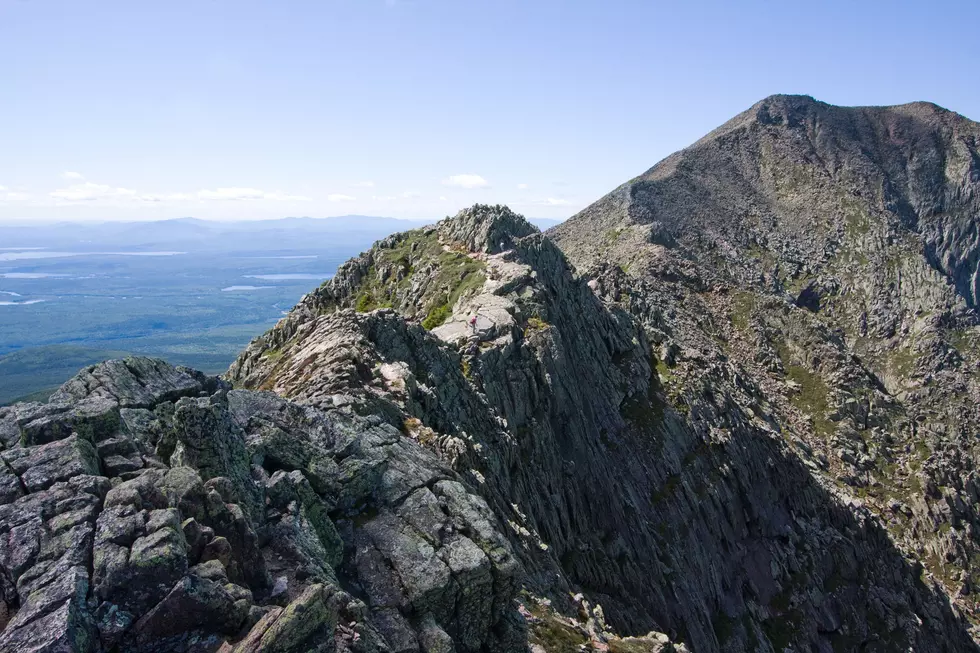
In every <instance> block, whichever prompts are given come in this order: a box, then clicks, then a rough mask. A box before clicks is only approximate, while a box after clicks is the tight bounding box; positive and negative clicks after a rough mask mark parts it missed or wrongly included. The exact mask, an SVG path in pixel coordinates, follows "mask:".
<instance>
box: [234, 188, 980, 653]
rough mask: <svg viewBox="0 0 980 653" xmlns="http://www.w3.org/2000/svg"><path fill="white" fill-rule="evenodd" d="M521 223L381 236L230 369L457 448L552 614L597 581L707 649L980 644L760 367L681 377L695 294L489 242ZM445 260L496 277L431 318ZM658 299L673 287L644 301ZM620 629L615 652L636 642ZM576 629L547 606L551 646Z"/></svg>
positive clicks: (707, 366) (533, 237)
mask: <svg viewBox="0 0 980 653" xmlns="http://www.w3.org/2000/svg"><path fill="white" fill-rule="evenodd" d="M474 216H478V217H480V218H481V219H482V220H483V221H484V222H489V223H490V224H489V225H488V224H482V225H481V226H480V227H479V228H478V229H477V228H474V224H479V221H476V222H474V219H473V218H474ZM515 222H517V223H518V224H519V220H517V218H516V216H513V214H510V213H509V212H508V211H506V210H505V209H503V208H501V207H481V206H477V207H474V208H473V209H469V210H467V211H465V212H463V214H461V215H460V216H457V217H454V218H448V219H446V220H445V221H443V222H441V223H439V224H438V225H436V226H435V227H434V228H430V229H428V230H421V231H417V232H409V233H407V234H403V235H400V236H396V237H392V238H391V239H388V240H386V241H382V242H381V243H378V244H377V245H376V246H375V248H374V249H372V251H371V252H367V253H365V254H364V255H362V256H361V257H360V258H359V259H355V260H354V261H352V262H351V263H348V264H347V265H346V266H344V267H343V268H342V269H341V271H340V273H339V274H338V276H337V278H336V279H335V280H332V281H330V282H327V283H326V284H325V285H324V286H323V287H322V288H320V289H319V290H317V291H315V292H314V293H311V294H310V295H308V296H307V297H306V298H304V299H303V301H302V302H301V303H300V305H299V306H298V307H297V308H296V309H295V310H294V311H293V312H292V313H291V314H290V315H289V316H287V317H286V318H284V319H283V320H282V321H281V322H280V324H279V325H277V327H276V328H275V329H273V330H272V331H270V332H269V333H268V334H266V335H265V336H263V337H262V338H259V339H258V340H256V341H254V342H253V343H252V345H250V346H249V348H248V349H247V350H246V352H244V353H243V354H242V356H241V357H240V358H239V360H238V361H237V362H236V363H235V365H234V366H233V367H232V369H231V371H230V378H231V379H233V380H234V382H235V383H238V384H242V385H244V386H246V387H263V388H267V389H271V390H273V391H275V392H276V393H277V394H281V395H283V396H286V397H289V398H291V399H293V400H296V401H298V402H300V403H302V404H305V405H309V406H315V407H317V408H319V409H322V410H325V411H327V412H341V413H349V414H358V413H370V414H374V415H378V416H381V417H382V418H383V419H385V420H386V421H388V422H389V423H390V424H391V425H392V426H394V427H398V428H401V429H402V431H403V432H404V433H406V434H408V435H409V436H411V437H412V438H414V439H416V440H418V441H419V442H420V443H422V444H423V446H425V447H426V448H428V449H430V450H432V451H433V452H435V453H437V454H438V455H439V456H440V457H442V458H443V459H444V460H446V461H447V462H448V463H449V464H451V465H452V466H453V467H454V469H456V470H457V471H459V472H460V473H461V474H463V475H464V476H465V477H466V478H467V479H468V480H469V481H470V483H471V484H472V486H473V487H474V489H475V490H476V491H478V492H479V493H480V494H481V495H482V496H484V497H485V498H486V500H487V502H488V504H489V505H490V506H491V508H492V509H493V510H494V512H495V513H496V514H497V516H498V517H499V518H500V519H501V520H502V521H503V522H505V523H506V524H507V525H508V529H507V531H506V533H507V535H508V537H509V538H510V541H511V543H512V547H513V550H514V551H515V553H516V555H517V556H518V557H519V558H520V560H521V562H522V565H523V566H524V568H525V569H526V570H527V576H526V581H525V588H526V589H527V590H528V591H530V592H531V593H532V594H533V595H535V596H539V597H548V598H549V599H550V600H551V601H552V603H551V604H550V608H549V609H551V610H556V611H558V612H564V613H566V614H568V615H570V616H573V617H574V616H576V614H577V613H578V612H579V608H578V607H576V605H574V604H573V602H571V601H569V600H568V599H569V596H570V595H571V594H572V593H575V592H582V593H583V600H585V601H586V602H587V603H589V604H590V605H595V604H597V603H598V604H599V605H601V609H600V611H599V612H600V615H601V618H600V619H599V621H607V622H608V623H609V624H610V626H609V627H610V628H611V629H614V630H616V631H618V632H619V633H620V634H642V633H646V632H648V631H650V630H659V631H663V632H666V633H668V634H669V635H672V636H673V637H675V638H677V639H681V640H683V641H684V642H686V643H687V644H688V645H689V646H690V647H691V648H692V649H693V650H697V651H711V650H730V651H740V650H782V649H783V648H784V647H787V646H791V645H795V646H800V647H802V648H804V649H811V650H833V649H835V648H836V649H838V650H840V649H845V650H850V649H852V648H853V649H857V648H862V647H863V648H865V649H871V650H895V649H896V648H908V647H911V648H914V649H915V650H973V648H974V644H973V642H972V641H971V639H970V637H969V635H968V634H967V627H968V626H967V623H966V622H965V620H964V619H963V618H962V617H961V616H959V615H957V614H956V613H955V611H954V610H953V609H952V608H951V607H950V605H949V599H948V597H947V595H946V594H945V593H944V592H943V591H942V589H941V588H939V587H938V586H936V585H933V584H932V583H930V582H928V581H925V580H923V579H922V578H920V570H921V567H920V566H919V565H918V564H917V563H916V562H914V561H913V560H910V559H907V558H906V557H904V556H903V554H902V551H900V550H899V548H898V547H896V545H895V543H894V542H893V540H892V539H891V537H890V536H889V533H888V531H887V530H886V528H885V527H884V526H883V524H882V523H881V522H880V521H878V520H877V519H876V518H875V516H874V515H873V514H872V513H871V512H870V511H868V510H867V509H865V508H864V507H862V506H861V503H860V501H854V500H852V499H851V498H849V497H848V496H847V495H846V494H844V493H842V492H840V491H839V489H838V488H837V487H836V486H835V485H834V484H833V483H828V482H826V479H825V478H824V477H823V475H822V474H820V473H819V466H817V465H816V463H814V462H813V460H812V459H810V458H807V457H804V456H800V455H799V453H798V452H797V451H796V449H795V447H794V446H792V444H791V443H790V442H787V438H786V437H785V435H784V434H783V433H782V431H783V430H784V429H785V428H786V426H784V425H783V421H782V414H781V413H780V412H779V411H778V410H776V409H775V408H773V407H772V406H771V405H770V404H769V401H768V399H767V397H766V396H765V391H764V389H763V388H762V387H760V386H759V385H757V384H755V383H754V382H753V379H752V378H751V377H749V376H748V375H745V374H744V373H743V372H742V371H741V370H740V369H739V367H738V366H737V364H735V363H733V362H732V361H730V360H727V359H722V358H718V357H714V358H709V357H705V358H702V359H700V360H699V361H698V363H699V365H700V367H699V369H698V378H697V381H698V386H697V388H696V390H692V391H690V392H684V393H682V394H678V393H677V390H676V388H675V387H674V386H673V385H672V384H671V383H670V379H669V378H667V377H669V376H670V367H671V366H674V365H676V364H677V361H678V360H681V359H683V358H684V357H685V356H687V355H691V356H693V355H694V354H693V353H692V352H681V351H677V350H675V349H674V348H672V347H670V346H669V345H670V344H671V343H669V342H668V341H665V340H663V339H662V338H660V336H659V332H658V331H657V330H656V328H655V325H653V324H652V323H651V320H652V319H653V318H654V317H656V316H657V315H659V314H660V312H661V311H663V312H667V311H679V310H680V307H678V306H675V305H672V304H671V302H672V301H674V300H671V299H668V298H663V297H661V296H660V295H658V294H656V293H654V292H651V293H649V295H644V294H643V293H642V292H638V293H637V294H638V295H639V296H638V297H636V298H634V296H633V293H634V288H632V287H631V286H630V280H629V279H627V278H626V277H625V275H624V274H623V273H622V271H621V270H618V269H613V268H607V269H597V270H596V271H595V274H594V276H593V278H591V279H589V278H587V277H579V276H576V275H575V274H574V272H573V271H572V269H571V267H570V265H569V264H568V263H567V262H566V260H565V257H564V255H563V254H562V253H561V252H560V251H559V250H558V249H557V248H556V247H555V246H554V245H553V244H552V243H551V242H550V241H549V240H548V239H547V238H546V237H544V236H542V235H541V234H537V233H527V231H526V228H521V229H517V230H515V232H514V233H513V234H512V236H511V237H510V238H509V245H508V246H507V248H506V249H502V250H500V251H496V250H495V248H494V247H493V243H492V242H488V241H486V240H485V239H484V238H481V236H480V234H488V233H494V234H499V233H500V230H501V229H503V228H505V227H503V226H501V225H505V224H506V225H513V224H514V223H515ZM495 239H496V235H495ZM420 242H426V243H427V244H426V245H424V246H422V245H414V244H413V245H406V244H408V243H420ZM504 242H505V243H508V239H504ZM446 253H452V256H454V257H457V256H459V257H461V256H465V257H467V258H469V259H471V260H472V261H473V263H472V264H471V265H472V266H473V267H474V268H478V269H479V271H480V276H481V279H480V282H481V283H479V284H476V283H467V284H466V287H465V288H463V289H462V290H460V286H461V285H463V284H464V283H465V282H467V281H468V279H469V277H468V276H467V275H460V276H458V277H457V281H456V282H455V284H452V283H451V284H449V285H448V287H445V288H443V291H444V292H445V296H446V297H453V298H455V299H454V301H453V302H452V303H451V304H449V305H447V309H448V310H447V311H446V314H445V315H444V316H443V320H441V321H440V322H439V323H437V324H433V323H432V322H431V321H429V323H428V324H426V325H425V327H428V329H426V328H425V327H424V326H423V325H422V324H419V322H420V321H421V322H426V321H427V319H428V316H429V315H431V311H430V312H429V313H427V314H426V316H427V317H426V319H422V320H420V318H421V315H422V313H421V312H411V313H409V312H404V311H402V310H401V307H402V306H406V305H411V306H419V305H420V303H424V301H425V299H424V298H425V297H426V296H427V294H426V293H427V292H429V291H428V290H426V289H429V288H431V287H432V286H433V283H434V280H433V274H434V273H436V272H435V271H437V270H440V269H441V268H440V267H439V265H438V264H437V262H434V261H433V260H432V257H433V256H435V257H439V256H445V255H446ZM392 261H399V263H398V264H397V265H391V262H392ZM355 270H356V271H357V273H356V274H353V273H352V271H355ZM636 290H642V289H641V288H637V289H636ZM367 294H370V296H371V297H372V298H373V301H372V302H371V303H367V302H364V301H361V300H360V299H358V298H360V297H364V296H366V295H367ZM644 296H648V297H649V301H650V302H651V304H653V303H655V302H657V301H658V300H661V299H663V300H665V301H664V303H663V304H657V305H656V306H650V307H649V311H647V312H646V313H644V312H642V311H640V310H639V309H638V306H639V305H641V304H642V301H643V297H644ZM379 306H382V307H383V308H378V307H379ZM352 307H353V308H352ZM358 308H359V309H360V311H358V310H357V309H358ZM662 321H663V320H662ZM661 326H662V325H661ZM648 335H652V336H654V338H655V340H654V343H656V345H655V346H653V345H652V344H651V342H650V340H649V338H648ZM867 384H868V385H869V386H870V387H872V388H874V389H875V390H877V386H875V385H874V383H873V382H872V380H870V379H869V380H868V382H867ZM813 466H817V470H816V471H815V470H814V468H813ZM532 603H533V602H532ZM589 614H590V613H588V612H585V613H583V615H582V617H583V618H584V619H585V621H588V620H589V618H591V617H589ZM547 623H548V624H552V623H554V622H547ZM599 631H600V632H599V633H597V636H596V640H595V642H594V643H593V646H597V647H599V648H601V647H602V646H603V645H604V644H603V643H602V642H603V641H605V640H608V641H610V642H614V643H615V644H609V645H610V646H613V647H615V646H621V645H622V642H623V640H619V639H616V638H615V637H610V636H609V635H608V632H606V631H605V630H603V629H599ZM542 633H546V634H547V636H543V637H542V635H541V634H542ZM549 636H550V637H551V638H552V639H549ZM534 637H539V639H538V640H535V639H534ZM554 637H556V634H555V632H554V631H549V630H548V629H547V628H545V627H543V626H542V625H541V624H540V623H538V624H535V622H533V621H532V641H538V642H540V644H541V645H542V646H544V647H545V648H546V649H548V648H549V646H550V647H551V648H555V647H557V646H558V643H557V641H555V639H554ZM649 641H652V640H649ZM583 643H586V642H585V641H584V640H583Z"/></svg>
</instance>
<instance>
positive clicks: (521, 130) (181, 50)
mask: <svg viewBox="0 0 980 653" xmlns="http://www.w3.org/2000/svg"><path fill="white" fill-rule="evenodd" d="M978 25H980V2H976V1H975V0H960V1H951V0H931V1H930V2H921V1H918V2H907V1H904V0H897V1H896V0H892V1H889V2H880V1H878V0H860V1H859V2H854V1H853V0H850V1H847V2H843V1H833V0H831V1H823V2H815V3H792V2H790V3H786V2H783V3H775V2H771V1H766V2H756V1H752V0H743V1H741V2H731V1H730V0H729V1H725V2H708V1H705V2H677V1H676V0H674V1H673V2H657V1H654V0H648V1H641V0H577V1H572V0H567V1H564V2H559V1H556V0H487V1H484V0H277V1H273V0H261V1H259V0H193V1H185V0H139V1H137V2H134V1H133V0H125V1H118V2H117V1H115V0H0V220H14V219H17V220H28V221H42V220H44V221H46V220H149V219H164V218H177V217H186V216H193V217H198V218H204V219H217V220H232V219H260V218H278V217H286V216H314V217H325V216H331V215H341V214H365V215H383V216H392V217H405V218H438V217H442V216H444V215H449V214H452V213H454V212H455V211H456V210H458V209H460V208H462V207H465V206H468V205H470V204H473V203H475V202H485V203H506V204H509V205H510V206H511V207H512V208H514V209H515V210H517V211H519V212H521V213H523V214H525V215H527V216H529V217H542V218H565V217H568V216H570V215H572V214H574V213H576V212H577V211H579V210H581V209H582V208H584V207H586V206H587V205H588V204H590V203H591V202H593V201H595V200H596V199H598V198H599V197H601V196H602V195H604V194H605V193H607V192H609V191H610V190H612V189H613V188H615V187H616V186H617V185H619V184H621V183H622V182H624V181H626V180H628V179H630V178H632V177H634V176H636V175H637V174H640V173H642V172H643V171H645V170H646V169H648V168H650V167H651V166H652V165H654V164H655V163H656V162H657V161H659V160H660V159H662V158H663V157H665V156H666V155H668V154H670V153H671V152H673V151H675V150H677V149H680V148H682V147H685V146H686V145H689V144H690V143H692V142H694V141H695V140H697V139H698V138H699V137H701V136H702V135H704V134H705V133H707V132H708V131H710V130H711V129H713V128H714V127H716V126H718V125H720V124H721V123H723V122H725V121H726V120H727V119H729V118H731V117H732V116H734V115H736V114H737V113H739V112H741V111H743V110H745V109H746V108H748V107H749V106H751V105H752V104H753V103H755V102H757V101H758V100H760V99H762V98H764V97H766V96H768V95H771V94H774V93H802V94H807V95H812V96H814V97H816V98H817V99H819V100H824V101H827V102H831V103H834V104H846V105H867V104H897V103H903V102H910V101H916V100H928V101H932V102H935V103H937V104H940V105H942V106H945V107H947V108H949V109H952V110H954V111H958V112H959V113H962V114H963V115H965V116H967V117H969V118H973V119H975V120H980V84H977V75H978V72H977V71H978V70H980V46H978V41H977V38H976V29H977V26H978Z"/></svg>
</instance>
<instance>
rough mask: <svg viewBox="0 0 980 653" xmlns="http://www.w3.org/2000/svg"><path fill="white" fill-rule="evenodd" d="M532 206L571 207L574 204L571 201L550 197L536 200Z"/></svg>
mask: <svg viewBox="0 0 980 653" xmlns="http://www.w3.org/2000/svg"><path fill="white" fill-rule="evenodd" d="M532 204H537V205H539V206H571V204H572V203H571V202H570V201H569V200H563V199H559V198H557V197H549V198H547V199H543V200H534V201H533V202H532Z"/></svg>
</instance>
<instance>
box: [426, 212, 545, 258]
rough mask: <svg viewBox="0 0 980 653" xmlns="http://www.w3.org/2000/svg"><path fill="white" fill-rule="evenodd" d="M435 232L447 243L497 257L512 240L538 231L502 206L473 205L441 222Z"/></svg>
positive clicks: (521, 217) (522, 217)
mask: <svg viewBox="0 0 980 653" xmlns="http://www.w3.org/2000/svg"><path fill="white" fill-rule="evenodd" d="M436 228H437V229H438V231H439V234H440V235H441V236H443V237H444V238H446V239H447V240H451V241H455V242H458V243H462V244H464V245H465V246H466V247H467V248H468V249H469V250H470V251H474V252H483V253H486V254H497V253H499V252H501V251H503V250H505V249H508V248H509V247H510V245H511V244H512V243H513V240H514V239H515V238H523V237H524V236H530V235H531V234H535V233H538V231H539V230H538V228H537V227H535V226H534V225H532V224H531V223H530V222H528V221H527V220H526V219H525V218H524V216H522V215H520V214H518V213H515V212H514V211H512V210H510V208H508V207H507V206H504V205H502V204H495V205H488V204H474V205H473V206H471V207H469V208H466V209H463V210H462V211H460V212H459V213H457V214H456V215H455V216H453V217H451V218H446V219H445V220H443V221H441V222H440V223H439V224H438V225H437V227H436Z"/></svg>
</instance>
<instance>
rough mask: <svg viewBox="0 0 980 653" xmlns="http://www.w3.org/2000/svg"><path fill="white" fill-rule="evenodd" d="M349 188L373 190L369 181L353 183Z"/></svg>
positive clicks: (371, 182)
mask: <svg viewBox="0 0 980 653" xmlns="http://www.w3.org/2000/svg"><path fill="white" fill-rule="evenodd" d="M351 186H353V187H354V188H374V182H373V181H370V180H369V181H358V182H355V183H353V184H351Z"/></svg>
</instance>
